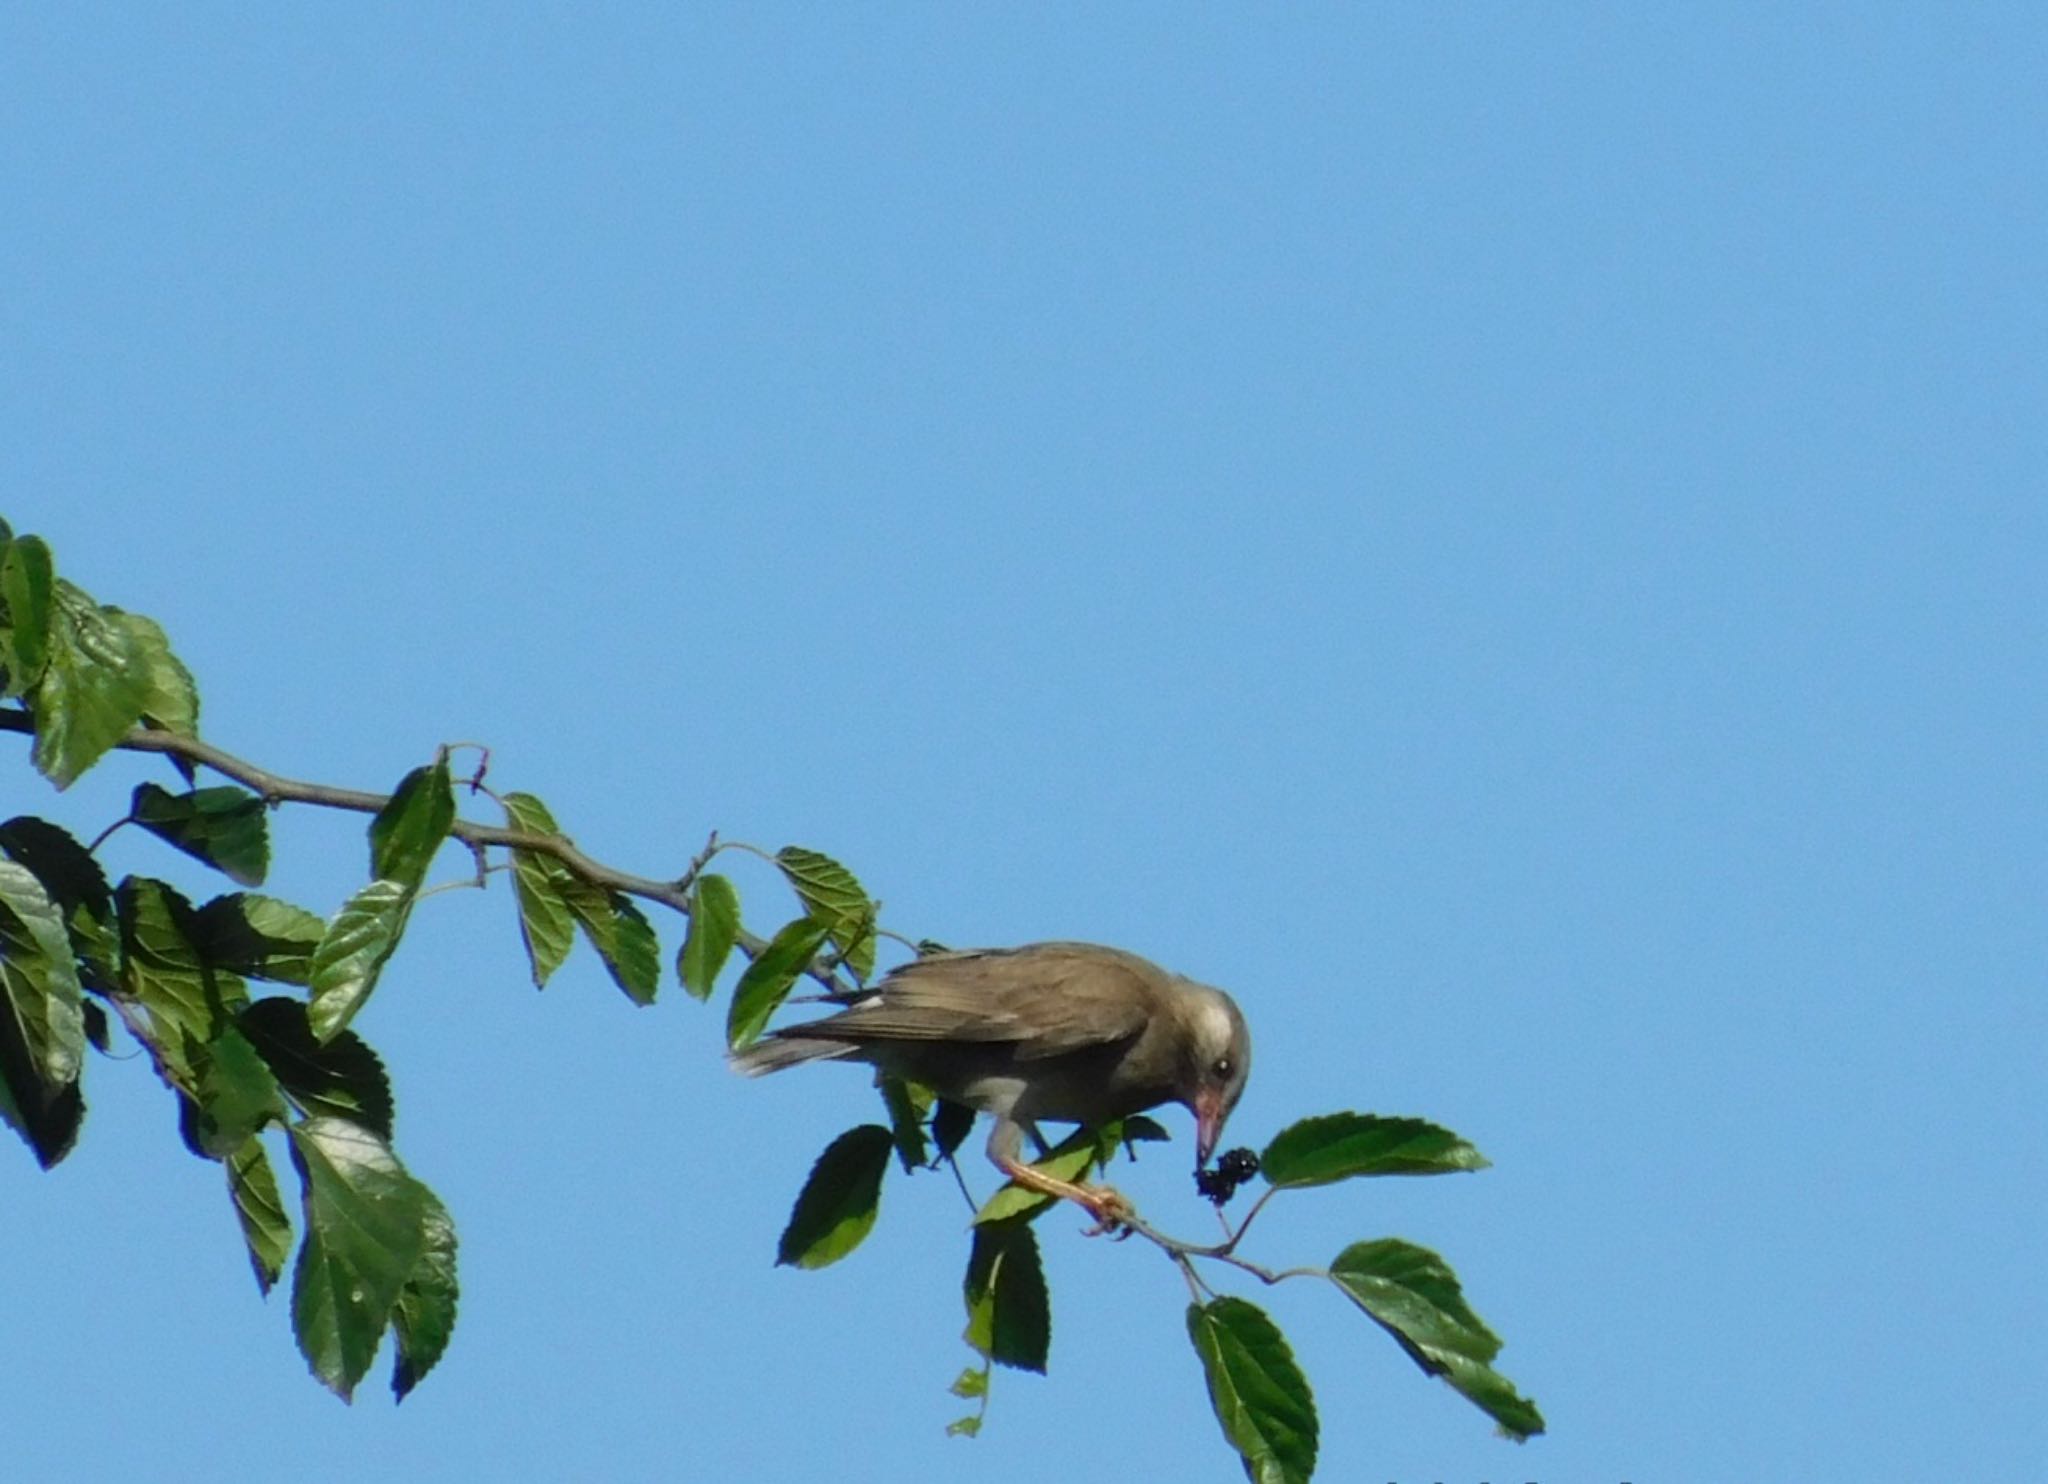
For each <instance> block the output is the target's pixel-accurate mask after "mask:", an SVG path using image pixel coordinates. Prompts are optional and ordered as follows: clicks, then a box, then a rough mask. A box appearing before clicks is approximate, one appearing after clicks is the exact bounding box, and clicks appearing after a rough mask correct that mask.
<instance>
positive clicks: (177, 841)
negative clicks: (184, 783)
mask: <svg viewBox="0 0 2048 1484" xmlns="http://www.w3.org/2000/svg"><path fill="white" fill-rule="evenodd" d="M129 817H130V818H131V819H133V820H134V821H135V822H136V823H137V824H139V825H141V826H142V827H143V828H144V829H146V830H148V831H149V832H150V833H151V834H152V835H155V836H157V837H158V838H159V839H163V840H168V841H169V842H170V843H171V844H173V845H175V846H177V847H178V849H180V850H182V851H184V852H185V853H186V854H187V855H189V856H192V857H193V858H194V859H196V860H202V861H204V862H206V864H208V865H209V866H212V867H214V868H215V869H217V870H219V871H221V872H223V873H224V874H225V875H226V876H227V877H228V878H229V879H230V880H232V881H235V882H237V883H239V884H240V885H243V886H260V885H261V884H262V882H263V875H264V873H265V872H266V871H267V870H269V868H270V822H269V820H268V819H267V817H266V816H265V813H264V807H263V800H262V799H260V798H258V797H257V796H256V795H255V794H252V793H250V792H249V791H248V790H247V789H244V788H235V787H233V786H232V785H223V786H221V787H219V788H198V789H193V790H192V791H191V792H189V793H182V794H174V793H171V792H169V791H168V790H166V789H162V788H159V787H157V786H156V785H155V784H154V783H144V784H141V785H138V786H137V788H136V790H135V796H134V799H133V801H132V802H131V803H130V805H129Z"/></svg>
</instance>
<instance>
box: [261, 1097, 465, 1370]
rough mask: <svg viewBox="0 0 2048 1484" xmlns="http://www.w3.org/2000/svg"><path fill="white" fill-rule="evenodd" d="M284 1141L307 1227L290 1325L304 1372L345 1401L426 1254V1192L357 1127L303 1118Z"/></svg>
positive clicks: (295, 1275) (332, 1120) (334, 1120)
mask: <svg viewBox="0 0 2048 1484" xmlns="http://www.w3.org/2000/svg"><path fill="white" fill-rule="evenodd" d="M291 1141H292V1153H293V1157H294V1161H295V1163H296V1164H297V1165H298V1167H299V1176H300V1179H301V1180H302V1182H303V1184H304V1189H305V1229H306V1237H305V1241H304V1242H303V1243H302V1244H301V1245H300V1247H299V1261H298V1266H297V1268H296V1269H295V1270H294V1272H293V1274H292V1328H293V1330H294V1332H295V1333H296V1335H297V1338H298V1342H299V1351H300V1353H301V1354H303V1355H304V1356H305V1357H306V1363H307V1364H308V1365H309V1366H311V1367H312V1370H313V1374H314V1375H315V1376H317V1377H318V1378H319V1379H320V1380H321V1381H322V1382H323V1383H324V1384H325V1385H327V1386H328V1387H329V1388H330V1389H331V1390H333V1391H334V1393H335V1394H336V1395H337V1396H339V1397H341V1399H342V1400H343V1401H347V1400H349V1398H350V1397H351V1396H352V1395H353V1393H354V1391H355V1387H356V1383H357V1382H358V1381H360V1380H362V1378H363V1373H364V1372H365V1371H367V1370H369V1368H370V1362H371V1361H372V1360H373V1359H375V1358H376V1354H377V1345H378V1342H379V1341H380V1340H381V1339H382V1338H383V1336H384V1329H385V1326H386V1325H388V1324H389V1323H390V1322H391V1315H392V1310H393V1309H394V1308H395V1307H396V1305H397V1303H398V1296H399V1293H400V1291H401V1290H402V1289H403V1288H404V1286H405V1284H406V1281H407V1280H408V1279H409V1278H411V1277H412V1275H413V1274H414V1273H415V1272H416V1271H417V1270H418V1269H419V1265H420V1260H421V1258H422V1257H424V1256H425V1254H426V1250H427V1233H426V1223H427V1202H428V1201H429V1200H431V1199H432V1196H431V1194H430V1193H429V1192H428V1191H427V1188H426V1187H425V1186H423V1185H421V1184H420V1183H419V1181H417V1180H415V1179H413V1178H412V1176H410V1175H408V1174H407V1173H406V1172H405V1167H404V1166H403V1165H401V1164H400V1163H399V1162H398V1157H397V1156H396V1155H394V1154H393V1153H392V1152H391V1149H390V1146H389V1145H387V1144H386V1143H385V1142H384V1141H383V1140H382V1139H380V1138H378V1137H377V1136H376V1135H375V1134H373V1133H371V1132H370V1131H369V1130H368V1129H366V1128H363V1127H362V1126H361V1125H359V1124H354V1123H348V1122H345V1121H344V1120H342V1119H339V1118H311V1119H308V1120H306V1121H305V1122H304V1123H301V1124H297V1125H295V1126H293V1128H292V1129H291Z"/></svg>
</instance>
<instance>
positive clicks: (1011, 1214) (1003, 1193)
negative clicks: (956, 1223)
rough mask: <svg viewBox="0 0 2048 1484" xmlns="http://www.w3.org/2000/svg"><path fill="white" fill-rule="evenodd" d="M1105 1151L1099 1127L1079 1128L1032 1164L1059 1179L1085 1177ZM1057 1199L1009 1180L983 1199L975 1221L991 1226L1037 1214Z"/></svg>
mask: <svg viewBox="0 0 2048 1484" xmlns="http://www.w3.org/2000/svg"><path fill="white" fill-rule="evenodd" d="M1101 1152H1102V1146H1101V1143H1100V1142H1099V1137H1098V1133H1097V1131H1096V1130H1095V1129H1092V1128H1077V1129H1075V1130H1074V1131H1073V1132H1072V1133H1071V1134H1068V1135H1067V1136H1066V1137H1065V1138H1064V1139H1062V1140H1060V1141H1059V1143H1057V1144H1055V1145H1053V1146H1052V1149H1051V1151H1050V1152H1049V1153H1047V1155H1046V1156H1045V1158H1043V1159H1041V1160H1038V1161H1036V1162H1034V1163H1033V1164H1032V1166H1031V1167H1032V1168H1033V1169H1034V1170H1039V1171H1041V1172H1043V1173H1045V1174H1047V1175H1050V1176H1052V1177H1053V1178H1054V1179H1055V1180H1068V1181H1074V1180H1082V1179H1085V1178H1087V1175H1088V1172H1089V1171H1090V1170H1091V1169H1093V1168H1094V1167H1095V1164H1096V1161H1097V1158H1098V1156H1099V1155H1100V1154H1101ZM1056 1200H1058V1197H1057V1196H1050V1195H1047V1194H1045V1193H1044V1192H1043V1191H1038V1190H1032V1189H1029V1188H1028V1187H1026V1186H1022V1185H1019V1184H1017V1182H1016V1181H1014V1180H1010V1181H1005V1182H1004V1183H1003V1185H1002V1186H1000V1187H999V1188H998V1189H997V1190H996V1193H995V1194H994V1195H992V1196H990V1197H989V1198H988V1199H987V1200H985V1201H983V1202H982V1204H981V1209H980V1210H979V1211H976V1212H975V1213H974V1224H975V1225H976V1226H988V1225H991V1224H993V1223H995V1222H998V1221H1011V1220H1014V1219H1016V1218H1017V1217H1020V1216H1026V1217H1035V1216H1037V1215H1038V1214H1040V1213H1041V1212H1043V1211H1045V1210H1046V1209H1047V1208H1048V1207H1050V1206H1051V1205H1052V1204H1053V1203H1054V1202H1055V1201H1056Z"/></svg>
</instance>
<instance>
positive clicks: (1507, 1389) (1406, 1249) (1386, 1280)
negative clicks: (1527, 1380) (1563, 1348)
mask: <svg viewBox="0 0 2048 1484" xmlns="http://www.w3.org/2000/svg"><path fill="white" fill-rule="evenodd" d="M1330 1279H1331V1281H1332V1282H1334V1283H1335V1284H1336V1285H1337V1286H1338V1287H1339V1288H1341V1289H1342V1290H1343V1291H1344V1293H1345V1294H1346V1295H1347V1296H1348V1297H1349V1298H1350V1299H1351V1300H1352V1302H1353V1303H1355V1304H1357V1305H1358V1307H1359V1308H1361V1309H1363V1310H1365V1312H1366V1313H1367V1314H1368V1315H1370V1316H1371V1317H1372V1318H1373V1320H1374V1321H1375V1322H1377V1323H1378V1324H1379V1325H1380V1326H1381V1327H1382V1328H1384V1329H1386V1330H1387V1331H1388V1332H1389V1333H1390V1334H1392V1335H1393V1336H1394V1338H1395V1339H1396V1340H1398V1341H1400V1342H1401V1348H1402V1349H1404V1350H1406V1351H1407V1352H1408V1355H1409V1357H1410V1358H1411V1359H1412V1360H1414V1362H1415V1363H1416V1364H1417V1365H1419V1366H1421V1367H1422V1369H1423V1370H1424V1371H1426V1372H1428V1373H1429V1374H1430V1375H1433V1376H1442V1377H1443V1378H1444V1379H1445V1380H1446V1381H1448V1382H1450V1384H1451V1385H1452V1386H1453V1387H1455V1388H1456V1389H1457V1390H1458V1391H1459V1392H1460V1393H1462V1394H1463V1395H1464V1396H1465V1397H1466V1398H1467V1399H1468V1400H1470V1401H1471V1402H1472V1403H1473V1404H1474V1405H1476V1406H1477V1407H1479V1408H1480V1410H1482V1411H1484V1412H1485V1413H1486V1414H1487V1415H1488V1416H1490V1417H1491V1418H1493V1420H1494V1421H1495V1422H1497V1423H1498V1424H1500V1429H1501V1431H1502V1432H1504V1433H1506V1434H1507V1435H1508V1436H1509V1437H1512V1438H1514V1439H1516V1440H1517V1441H1520V1440H1522V1439H1524V1438H1528V1437H1531V1436H1533V1435H1535V1434H1536V1433H1540V1432H1542V1431H1543V1415H1542V1413H1540V1412H1538V1411H1537V1410H1536V1405H1535V1403H1533V1402H1531V1401H1529V1400H1527V1399H1526V1398H1524V1397H1522V1396H1519V1395H1517V1394H1516V1392H1515V1388H1514V1386H1513V1384H1512V1383H1510V1382H1509V1381H1508V1379H1507V1377H1505V1376H1503V1375H1501V1374H1500V1373H1499V1372H1498V1371H1496V1370H1494V1369H1493V1368H1492V1366H1491V1365H1490V1364H1489V1362H1490V1361H1492V1359H1493V1358H1494V1356H1496V1355H1498V1354H1499V1353H1500V1339H1499V1337H1498V1336H1496V1335H1495V1334H1494V1333H1493V1331H1492V1330H1490V1329H1488V1328H1487V1327H1486V1325H1485V1324H1484V1323H1483V1322H1482V1321H1481V1320H1480V1318H1479V1316H1478V1315H1477V1314H1475V1313H1473V1312H1472V1308H1471V1306H1470V1305H1469V1304H1467V1303H1466V1302H1465V1294H1464V1290H1463V1288H1462V1287H1460V1285H1459V1283H1458V1275H1457V1274H1456V1273H1454V1272H1452V1271H1451V1267H1450V1264H1449V1263H1447V1262H1445V1261H1444V1260H1443V1259H1442V1258H1441V1257H1439V1256H1437V1254H1436V1253H1434V1252H1431V1251H1430V1250H1429V1249H1428V1248H1426V1247H1418V1246H1416V1245H1415V1244H1414V1243H1413V1242H1404V1241H1401V1240H1399V1239H1398V1238H1393V1237H1387V1238H1383V1239H1381V1240H1379V1241H1376V1242H1354V1243H1353V1244H1352V1245H1351V1246H1349V1247H1346V1248H1345V1249H1344V1250H1343V1251H1342V1252H1341V1253H1339V1254H1338V1256H1337V1260H1336V1261H1335V1262H1334V1263H1332V1264H1331V1265H1330Z"/></svg>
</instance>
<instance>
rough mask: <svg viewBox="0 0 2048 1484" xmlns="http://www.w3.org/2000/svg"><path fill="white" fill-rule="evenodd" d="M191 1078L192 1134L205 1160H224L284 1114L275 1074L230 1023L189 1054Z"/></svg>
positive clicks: (282, 1101)
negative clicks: (204, 1155) (266, 1125)
mask: <svg viewBox="0 0 2048 1484" xmlns="http://www.w3.org/2000/svg"><path fill="white" fill-rule="evenodd" d="M192 1077H193V1086H192V1091H191V1094H190V1096H191V1098H192V1101H193V1104H194V1113H193V1124H194V1133H195V1137H196V1139H197V1142H198V1145H199V1148H200V1151H201V1152H202V1153H204V1154H206V1155H207V1156H208V1157H210V1158H213V1159H225V1158H227V1157H228V1156H229V1155H231V1154H233V1153H234V1152H235V1151H236V1150H238V1149H240V1148H241V1147H242V1146H243V1145H245V1144H246V1143H248V1142H249V1140H250V1138H251V1137H252V1136H253V1135H254V1134H255V1133H256V1132H257V1131H258V1130H259V1129H261V1128H262V1127H263V1126H264V1125H265V1124H267V1123H269V1122H271V1121H272V1120H274V1119H282V1117H283V1115H284V1099H283V1098H282V1097H281V1096H280V1095H279V1093H278V1083H277V1077H276V1075H275V1074H274V1073H272V1071H271V1070H270V1067H269V1064H268V1063H266V1062H265V1061H264V1059H263V1058H262V1057H261V1056H260V1055H258V1054H257V1051H256V1048H255V1047H254V1046H253V1045H251V1044H250V1043H249V1040H248V1038H247V1037H245V1036H244V1035H243V1034H242V1033H241V1032H240V1031H239V1030H237V1029H235V1027H234V1026H232V1025H223V1026H222V1027H221V1028H220V1030H219V1031H218V1032H217V1033H216V1034H215V1036H214V1038H213V1039H212V1040H211V1041H208V1042H207V1043H206V1044H205V1045H204V1046H203V1047H201V1048H199V1049H198V1050H197V1051H195V1052H194V1053H193V1055H192Z"/></svg>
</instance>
